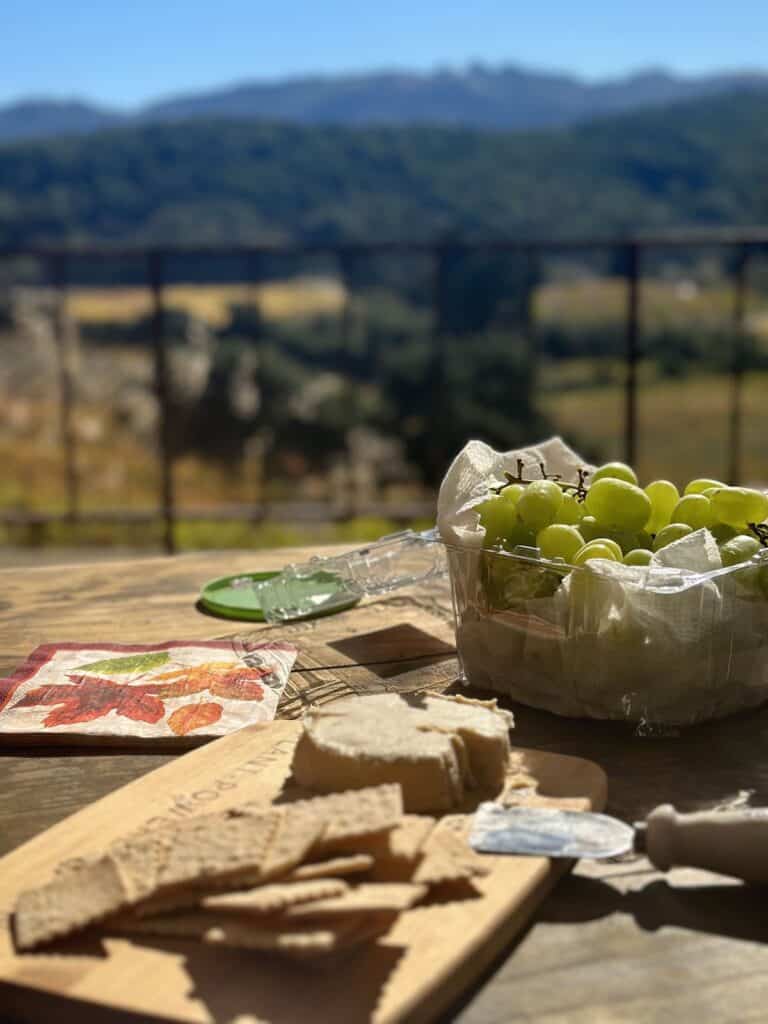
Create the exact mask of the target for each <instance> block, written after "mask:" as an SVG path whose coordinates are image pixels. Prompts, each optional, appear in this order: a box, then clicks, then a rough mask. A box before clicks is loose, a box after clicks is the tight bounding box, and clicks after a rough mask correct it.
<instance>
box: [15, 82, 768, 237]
mask: <svg viewBox="0 0 768 1024" xmlns="http://www.w3.org/2000/svg"><path fill="white" fill-rule="evenodd" d="M766 182H768V95H764V94H762V93H752V94H731V95H727V96H723V97H714V98H709V99H704V100H701V99H700V100H695V101H689V102H688V103H681V104H678V105H676V106H674V107H671V108H669V109H668V110H664V111H659V110H655V109H654V110H645V111H642V112H635V113H631V114H623V115H620V116H619V115H616V116H614V117H612V118H606V119H604V120H597V121H591V122H589V123H588V124H583V125H578V126H576V127H573V128H568V129H566V130H562V131H560V130H558V131H549V132H544V131H537V132H526V133H501V132H482V131H478V130H469V129H464V128H460V127H456V126H432V127H430V126H412V125H411V126H396V127H392V126H374V127H366V128H359V127H348V126H331V127H318V126H316V125H300V124H289V123H285V122H283V123H261V122H250V121H248V122H243V121H236V120H231V119H228V120H209V121H195V122H184V123H176V124H140V125H135V124H128V125H123V126H122V127H119V128H110V129H109V130H108V131H103V132H97V133H95V134H93V135H87V136H81V137H73V138H67V139H58V140H49V141H45V142H25V143H15V144H13V145H5V146H3V147H2V159H0V245H8V246H24V245H36V244H47V243H60V242H65V243H69V244H78V243H81V242H83V243H87V242H98V243H103V244H108V243H113V242H114V243H128V244H137V245H149V244H160V245H162V244H168V245H172V244H181V245H187V244H189V245H199V244H202V245H206V244H211V245H217V244H227V243H238V242H240V243H243V244H254V243H261V242H263V243H270V242H278V243H279V242H284V241H298V242H312V243H320V244H335V243H337V242H355V241H365V240H370V241H390V240H398V239H403V238H424V239H430V238H440V237H446V236H449V235H453V236H454V237H455V236H457V235H458V236H460V237H465V238H467V239H472V238H475V239H478V238H480V239H493V238H519V239H526V238H531V237H537V236H544V237H546V236H552V235H558V236H561V237H568V236H570V237H579V236H582V237H583V236H587V235H594V234H596V233H600V234H611V235H614V236H617V235H622V234H627V233H630V232H635V231H637V230H643V231H646V232H654V231H658V230H666V229H668V228H680V227H683V226H685V227H688V226H690V225H698V226H708V227H723V226H726V225H729V226H734V227H736V226H749V225H754V224H760V223H762V224H765V223H768V185H766Z"/></svg>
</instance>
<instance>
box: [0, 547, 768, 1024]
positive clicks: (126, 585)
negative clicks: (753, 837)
mask: <svg viewBox="0 0 768 1024" xmlns="http://www.w3.org/2000/svg"><path fill="white" fill-rule="evenodd" d="M312 553H316V552H312ZM308 555H309V552H308V551H297V550H278V551H258V552H231V551H228V552H220V553H216V554H200V555H185V556H178V557H176V558H173V559H170V558H158V559H152V560H142V561H135V562H104V563H102V564H99V565H93V564H89V565H82V566H77V567H67V568H66V569H64V568H62V567H60V566H56V567H55V568H41V569H24V570H19V569H8V570H1V571H0V674H2V675H5V674H7V672H8V671H10V670H11V669H12V668H13V667H14V666H15V665H16V664H17V663H18V662H19V661H21V660H22V658H23V657H24V656H25V655H26V654H27V653H28V652H29V651H30V650H32V648H34V647H35V646H36V645H37V644H39V643H43V642H46V641H48V642H49V641H56V640H83V641H89V640H116V641H123V642H131V641H145V642H150V641H160V640H167V639H174V638H178V639H187V638H190V639H191V638H198V639H199V638H208V639H210V638H215V637H220V636H224V635H231V634H233V633H252V632H254V631H255V630H258V629H267V630H269V629H271V630H276V631H279V632H280V634H281V635H286V634H288V635H290V636H291V637H292V639H293V640H294V642H296V643H297V645H298V646H299V648H300V650H301V652H302V653H301V655H300V657H299V660H298V662H297V668H296V671H295V672H294V674H293V676H292V680H291V685H290V686H289V689H288V690H287V691H286V693H285V694H284V698H283V700H282V702H281V708H280V712H279V713H280V714H281V715H286V716H290V717H294V716H298V715H300V714H301V713H302V710H303V708H304V707H305V706H306V704H307V702H308V701H310V700H312V701H331V700H334V699H336V698H337V697H339V696H342V695H345V694H347V693H350V692H365V691H370V690H374V691H375V690H377V689H379V690H381V689H398V690H402V691H408V690H415V689H420V688H424V687H429V686H433V687H445V686H447V685H449V684H450V683H451V682H452V681H453V680H454V679H455V676H456V661H455V653H454V651H453V646H452V645H453V631H452V623H451V611H450V597H449V594H448V590H447V587H445V586H440V585H439V586H436V587H432V588H429V589H427V588H424V589H422V590H418V589H413V590H410V591H403V592H402V593H400V592H398V593H397V595H391V596H390V597H388V598H383V599H379V600H373V601H369V602H367V603H365V604H363V605H361V606H359V607H357V608H355V609H352V610H351V611H348V612H344V613H342V614H341V615H337V616H332V617H330V618H326V619H318V620H315V621H314V622H311V623H304V624H296V625H294V626H291V627H288V628H286V627H267V626H265V627H260V626H258V625H257V624H250V623H236V622H228V621H226V620H223V619H216V618H213V617H211V616H209V615H206V614H204V613H203V612H201V611H200V610H198V609H197V608H196V598H197V595H198V592H199V590H200V587H201V585H202V584H203V583H205V582H206V581H207V580H209V579H210V578H212V577H214V576H219V575H226V574H230V573H236V572H241V571H248V570H257V569H272V568H279V567H280V566H282V565H283V564H285V563H286V562H287V561H303V560H305V559H306V558H307V557H308ZM513 710H514V711H515V715H516V723H517V725H516V732H515V739H516V740H517V742H519V744H520V745H521V746H526V747H536V748H540V749H543V750H551V751H557V752H560V753H565V754H574V755H578V756H582V757H587V758H589V759H591V760H593V761H597V762H598V763H599V764H601V765H602V766H603V768H604V769H605V770H606V772H607V773H608V778H609V807H608V810H609V811H610V812H612V813H614V814H616V815H618V816H620V817H623V818H625V819H626V820H628V821H632V820H633V819H636V818H639V817H641V816H643V815H644V814H646V813H647V812H648V811H649V810H650V809H651V808H652V807H654V806H655V805H656V804H658V803H660V802H667V801H668V802H671V803H674V804H675V805H676V806H677V807H678V808H679V809H681V810H695V809H699V808H711V807H716V806H737V805H739V804H743V803H748V804H754V805H765V804H768V711H763V712H750V713H749V714H746V715H743V716H736V717H733V718H731V719H728V720H726V721H724V722H720V723H715V724H710V725H705V726H700V727H697V728H694V729H690V730H689V731H687V732H685V733H684V734H683V735H681V736H674V737H671V736H667V737H638V736H635V735H633V732H632V729H631V728H629V727H626V726H623V725H620V724H612V723H598V722H587V721H575V720H566V719H560V718H557V717H556V716H553V715H549V714H545V713H543V712H536V711H533V710H531V709H530V708H525V707H521V706H519V705H518V706H514V708H513ZM171 756H173V755H171V754H170V753H168V752H165V753H161V752H154V753H147V752H141V753H136V752H133V753H131V752H126V751H115V750H109V751H105V750H104V749H100V750H98V751H95V750H94V751H87V752H85V751H83V750H82V748H81V749H80V751H77V750H71V749H70V750H63V749H53V750H51V749H48V750H41V749H39V748H36V749H34V750H20V749H17V748H12V747H9V746H3V747H0V853H6V852H7V851H9V850H11V849H13V848H15V847H16V846H18V845H19V844H20V843H22V842H24V841H25V840H26V839H28V838H30V837H31V836H33V835H35V834H37V833H38V832H40V831H42V830H43V829H45V828H47V827H48V826H50V825H52V824H53V823H54V822H56V821H58V820H60V819H61V818H63V817H65V816H66V815H68V814H71V813H73V812H74V811H76V810H78V809H79V808H81V807H83V806H84V805H86V804H88V803H90V802H91V801H93V800H95V799H96V798H98V797H100V796H102V795H104V794H105V793H108V792H110V791H111V790H113V789H115V788H116V787H118V786H121V785H123V784H124V783H126V782H129V781H130V780H131V779H134V778H136V777H137V776H139V775H141V774H143V773H145V772H148V771H150V770H151V769H153V768H155V767H158V766H159V765H160V764H162V763H164V761H166V760H167V759H168V758H169V757H171ZM2 998H3V997H2V996H0V999H2ZM6 998H7V997H6ZM3 1012H4V1013H5V1014H6V1016H3ZM9 1012H10V1008H9V1007H6V1006H3V1005H2V1003H0V1019H2V1020H3V1021H5V1020H6V1019H13V1018H12V1017H7V1014H8V1013H9ZM452 1018H453V1019H456V1020H459V1021H461V1022H462V1024H486V1022H498V1024H513V1022H523V1021H525V1022H533V1021H536V1022H542V1024H555V1022H558V1024H560V1022H568V1024H595V1022H609V1021H610V1022H621V1024H629V1022H631V1024H649V1022H668V1021H680V1022H687V1021H695V1022H696V1024H709V1022H712V1024H725V1022H731V1021H732V1022H736V1021H739V1022H742V1021H768V890H760V889H750V888H749V887H745V886H742V885H739V884H737V883H734V882H732V881H730V880H728V879H724V878H722V877H719V876H715V875H710V874H708V873H705V872H701V871H692V870H675V871H672V872H671V873H670V874H669V875H667V876H663V875H660V874H659V873H658V872H655V871H654V870H653V869H652V868H651V867H650V865H649V864H648V862H647V861H646V860H644V859H643V858H635V859H629V860H626V861H623V862H619V863H609V864H602V865H598V864H590V863H587V862H582V863H581V864H579V865H577V867H576V869H575V871H574V873H573V874H572V875H571V876H569V877H567V878H565V879H564V880H563V881H562V882H560V883H559V884H558V886H557V887H556V889H555V890H554V892H553V893H552V894H551V895H550V897H549V898H548V899H547V900H546V902H545V903H544V904H543V905H542V907H541V908H540V910H539V912H538V913H537V914H536V916H535V917H534V920H533V922H532V923H531V925H530V927H529V928H528V929H527V931H526V932H525V933H524V934H523V935H522V936H521V937H520V939H519V940H518V941H517V942H516V943H515V944H514V946H513V947H511V948H509V949H508V950H507V951H506V954H505V957H504V958H503V960H502V961H501V962H499V963H497V964H496V966H495V968H494V971H493V972H492V973H491V974H490V975H489V976H488V977H487V978H486V980H485V981H484V983H483V984H482V985H481V986H479V987H477V988H475V990H474V991H472V992H469V993H467V995H466V998H465V1000H464V1003H463V1005H461V1006H458V1007H456V1008H455V1011H454V1013H453V1015H452Z"/></svg>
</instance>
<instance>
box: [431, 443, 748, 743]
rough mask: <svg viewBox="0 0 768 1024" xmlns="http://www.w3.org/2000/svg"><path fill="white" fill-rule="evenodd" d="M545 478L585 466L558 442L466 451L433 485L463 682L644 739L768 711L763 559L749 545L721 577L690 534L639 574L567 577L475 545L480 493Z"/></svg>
mask: <svg viewBox="0 0 768 1024" xmlns="http://www.w3.org/2000/svg"><path fill="white" fill-rule="evenodd" d="M545 470H546V475H547V477H548V478H550V479H555V480H558V481H562V482H563V483H568V482H574V483H575V482H576V481H579V482H580V481H581V480H582V478H583V476H584V475H585V474H588V473H592V472H593V467H590V466H589V465H588V464H587V463H586V462H585V460H584V459H583V458H582V457H581V456H580V455H578V454H577V453H576V452H574V451H572V450H571V449H570V448H569V447H568V446H567V445H566V444H564V443H563V441H562V440H561V439H560V438H550V439H549V440H548V441H544V442H542V443H540V444H538V445H534V446H532V447H530V448H526V449H519V450H515V451H509V452H497V451H495V450H494V449H492V448H490V447H489V446H488V445H486V444H484V443H482V442H479V441H470V442H469V443H468V444H467V445H466V446H465V448H464V449H463V450H462V451H461V452H460V453H459V454H458V456H457V457H456V459H455V460H454V462H453V463H452V465H451V466H450V468H449V470H448V472H447V473H446V476H445V478H444V479H443V483H442V486H441V489H440V494H439V498H438V531H439V536H440V538H441V540H442V542H443V544H444V545H445V550H446V556H447V562H448V569H449V576H450V582H451V589H452V594H453V604H454V611H455V618H456V644H457V649H458V655H459V659H460V663H461V670H462V673H463V676H464V678H465V680H466V682H467V684H468V685H469V686H470V687H473V688H478V689H479V690H483V691H489V690H490V691H495V692H497V693H499V694H504V695H505V696H507V697H509V698H511V699H513V700H516V701H520V702H522V703H524V704H529V705H531V706H533V707H536V708H542V709H544V710H547V711H551V712H555V713H556V714H559V715H567V716H571V717H580V718H585V717H586V718H601V719H620V720H623V721H628V722H633V723H637V725H638V726H640V727H643V726H645V727H648V728H651V729H652V728H654V727H675V728H676V727H679V726H682V725H690V724H693V723H697V722H702V721H705V720H707V719H711V718H718V717H722V716H725V715H729V714H732V713H734V712H738V711H743V710H745V709H748V708H753V707H756V706H757V705H759V704H761V703H763V702H764V701H768V549H765V548H762V549H761V547H760V544H758V543H756V542H754V541H753V542H752V546H753V548H756V549H757V550H756V551H755V553H754V554H753V555H752V557H751V558H749V559H748V560H745V561H741V562H739V563H738V564H735V565H729V566H726V567H724V563H723V560H722V558H721V550H720V548H719V547H718V544H717V543H716V541H715V538H714V537H713V535H712V534H711V533H710V532H709V531H708V530H707V529H704V528H702V529H698V530H695V529H690V528H689V529H688V531H687V535H686V536H682V537H680V538H679V539H677V540H675V541H674V542H673V543H669V544H668V545H666V546H664V547H663V548H662V549H661V550H657V551H654V553H653V554H652V555H651V554H649V556H648V558H649V561H650V564H645V565H641V564H624V562H623V561H612V560H610V559H608V558H604V557H592V558H590V559H589V560H588V561H585V562H583V563H582V564H578V561H577V560H574V561H576V564H575V565H574V566H571V565H568V564H566V562H565V560H564V559H557V558H554V557H553V558H551V559H547V558H542V557H541V552H540V551H539V550H538V549H537V548H535V547H530V546H520V545H518V546H514V545H510V543H509V540H508V538H506V539H505V542H504V545H503V548H504V549H502V545H501V544H498V545H497V546H494V545H493V544H488V543H486V531H485V529H484V528H483V527H482V525H481V523H480V516H479V515H478V507H480V505H481V504H482V502H483V501H485V500H487V496H488V494H489V488H491V487H494V486H498V485H499V484H501V485H502V486H503V485H504V484H505V482H506V481H508V480H509V479H510V477H512V478H513V479H515V480H517V479H523V480H535V479H537V477H539V478H540V477H541V476H542V475H543V474H544V471H545ZM579 486H581V484H580V483H579ZM496 493H498V491H497V492H496ZM763 504H766V502H764V501H762V500H761V506H762V505H763ZM761 529H763V530H764V532H765V535H766V538H768V524H766V525H765V526H764V527H762V528H761Z"/></svg>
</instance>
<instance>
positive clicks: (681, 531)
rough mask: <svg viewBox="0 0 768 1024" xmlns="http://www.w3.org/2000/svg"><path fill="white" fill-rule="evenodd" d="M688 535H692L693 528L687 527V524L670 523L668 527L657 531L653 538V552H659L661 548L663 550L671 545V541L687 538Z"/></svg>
mask: <svg viewBox="0 0 768 1024" xmlns="http://www.w3.org/2000/svg"><path fill="white" fill-rule="evenodd" d="M689 533H693V527H691V526H689V525H688V523H670V524H669V526H665V527H664V529H663V530H659V532H658V533H657V534H656V536H655V537H654V540H653V550H654V551H660V550H661V549H662V548H665V547H666V546H667V544H671V543H672V542H673V541H676V540H681V538H683V537H687V536H688V534H689Z"/></svg>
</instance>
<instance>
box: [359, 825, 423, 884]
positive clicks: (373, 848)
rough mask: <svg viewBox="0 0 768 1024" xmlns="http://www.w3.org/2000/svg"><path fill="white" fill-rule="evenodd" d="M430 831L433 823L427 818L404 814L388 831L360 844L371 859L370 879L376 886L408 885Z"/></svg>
mask: <svg viewBox="0 0 768 1024" xmlns="http://www.w3.org/2000/svg"><path fill="white" fill-rule="evenodd" d="M434 827H435V819H434V818H431V817H429V816H428V815H424V814H405V815H403V818H402V820H401V822H400V824H399V825H396V826H395V827H394V828H393V829H392V830H391V831H389V832H385V833H383V834H382V835H378V836H372V837H371V838H369V839H367V840H363V841H362V844H363V848H364V849H366V850H367V851H368V852H369V853H370V854H371V855H372V856H373V858H374V866H373V869H372V871H371V878H372V879H373V880H374V881H377V882H407V881H410V880H411V877H412V875H413V873H414V871H415V869H416V865H417V864H418V862H419V861H420V860H421V858H422V856H423V854H422V849H423V847H424V844H425V843H426V841H427V838H428V837H429V835H430V834H431V832H432V830H433V828H434Z"/></svg>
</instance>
